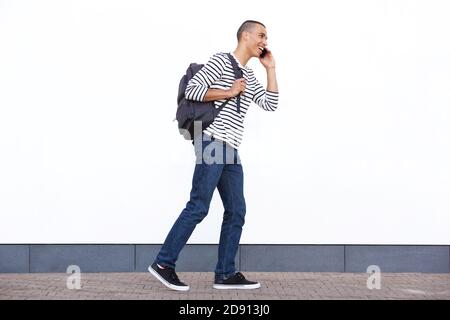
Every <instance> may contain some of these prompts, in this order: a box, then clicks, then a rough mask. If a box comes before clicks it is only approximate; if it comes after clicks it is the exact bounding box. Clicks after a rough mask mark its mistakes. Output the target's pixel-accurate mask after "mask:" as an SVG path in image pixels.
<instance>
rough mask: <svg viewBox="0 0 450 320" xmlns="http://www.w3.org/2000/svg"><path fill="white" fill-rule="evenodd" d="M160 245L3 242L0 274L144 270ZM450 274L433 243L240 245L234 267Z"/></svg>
mask: <svg viewBox="0 0 450 320" xmlns="http://www.w3.org/2000/svg"><path fill="white" fill-rule="evenodd" d="M160 246H161V245H160V244H153V245H152V244H149V245H147V244H114V245H113V244H84V245H80V244H17V245H14V244H1V245H0V272H1V273H29V272H32V273H34V272H66V270H67V267H68V266H69V265H77V266H79V267H80V269H81V271H82V272H145V271H146V270H147V266H148V265H149V264H150V263H151V262H153V259H154V258H155V256H156V254H157V253H158V250H159V248H160ZM216 262H217V245H216V244H208V245H187V246H186V247H185V248H184V249H183V251H182V252H181V254H180V257H179V259H178V262H177V271H202V272H213V271H214V268H215V264H216ZM370 265H377V266H379V267H380V269H381V271H382V272H423V273H450V246H447V245H444V246H431V245H424V246H421V245H263V244H261V245H241V246H240V248H239V251H238V254H237V256H236V266H237V268H238V269H239V270H241V271H261V272H294V271H295V272H366V271H367V267H368V266H370Z"/></svg>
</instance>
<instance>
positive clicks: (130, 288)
mask: <svg viewBox="0 0 450 320" xmlns="http://www.w3.org/2000/svg"><path fill="white" fill-rule="evenodd" d="M245 274H246V276H248V278H249V279H257V280H258V281H260V282H261V289H258V290H224V291H220V290H215V289H213V288H212V284H213V273H208V272H179V276H180V278H181V279H183V280H184V281H185V282H187V283H188V284H190V286H191V290H190V291H189V292H175V291H171V290H169V289H167V288H166V287H164V286H163V285H162V284H160V283H159V282H158V281H157V280H155V279H154V278H153V277H152V276H151V275H150V274H148V273H83V274H82V275H81V285H82V288H81V289H80V290H69V289H67V287H66V279H67V276H68V275H67V274H64V273H59V274H58V273H55V274H40V273H36V274H8V273H6V274H0V300H10V299H20V300H25V299H32V300H38V299H82V300H92V299H123V300H129V299H149V300H179V299H183V300H185V299H186V300H200V299H202V300H204V299H206V300H224V299H225V300H249V299H250V300H258V299H267V300H277V299H285V300H290V299H295V300H299V299H362V300H363V299H445V300H449V299H450V274H422V273H407V274H403V273H393V274H389V273H383V274H382V277H381V289H380V290H376V289H374V290H369V289H368V288H367V286H366V281H367V278H368V276H369V275H368V274H365V273H329V272H328V273H326V272H324V273H317V272H316V273H301V272H267V273H265V272H246V273H245Z"/></svg>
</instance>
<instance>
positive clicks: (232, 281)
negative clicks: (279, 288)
mask: <svg viewBox="0 0 450 320" xmlns="http://www.w3.org/2000/svg"><path fill="white" fill-rule="evenodd" d="M259 287H261V285H260V284H259V282H254V281H248V280H247V279H245V277H244V275H243V274H242V273H240V272H237V273H236V274H235V275H234V276H232V277H230V278H228V279H226V280H215V281H214V286H213V288H214V289H258V288H259Z"/></svg>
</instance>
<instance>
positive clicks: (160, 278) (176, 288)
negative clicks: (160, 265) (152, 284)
mask: <svg viewBox="0 0 450 320" xmlns="http://www.w3.org/2000/svg"><path fill="white" fill-rule="evenodd" d="M148 271H149V272H150V273H151V274H152V275H153V276H154V277H155V278H156V279H158V280H159V281H160V282H161V283H162V284H163V285H165V286H166V287H167V288H169V289H172V290H176V291H188V290H189V286H187V287H184V286H183V287H180V286H175V285H173V284H170V283H169V282H167V281H166V280H165V279H164V278H163V277H161V276H160V275H159V274H158V272H156V271H155V270H153V268H152V266H149V267H148Z"/></svg>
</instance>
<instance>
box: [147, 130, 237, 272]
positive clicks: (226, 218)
mask: <svg viewBox="0 0 450 320" xmlns="http://www.w3.org/2000/svg"><path fill="white" fill-rule="evenodd" d="M205 139H206V138H205ZM195 151H196V165H195V170H194V177H193V179H192V190H191V194H190V200H189V202H188V203H187V204H186V207H185V208H184V209H183V211H182V212H181V214H180V216H179V217H178V219H177V220H176V221H175V224H174V225H173V226H172V229H171V230H170V232H169V234H168V235H167V238H166V240H165V241H164V244H163V246H162V248H161V250H160V252H159V253H158V255H157V257H156V260H155V262H157V263H158V264H159V265H161V266H165V267H171V268H175V264H176V261H177V259H178V255H179V253H180V251H181V250H182V249H183V247H184V246H185V244H186V242H187V241H188V239H189V237H190V236H191V234H192V232H193V231H194V229H195V227H196V225H197V224H198V223H200V222H201V221H202V220H203V219H204V218H205V217H206V215H207V214H208V211H209V205H210V203H211V199H212V196H213V193H214V190H215V189H216V187H217V189H218V190H219V194H220V197H221V199H222V202H223V206H224V209H225V212H224V215H223V221H222V228H221V233H220V241H219V256H218V262H217V265H216V269H215V276H216V279H226V278H228V277H230V276H231V275H233V274H234V273H235V272H236V268H235V264H234V259H235V257H236V253H237V250H238V247H239V241H240V238H241V233H242V226H243V225H244V222H245V210H246V209H245V199H244V188H243V187H244V176H243V171H242V165H241V164H240V158H239V155H238V151H237V150H236V149H234V148H232V147H230V146H227V145H226V144H225V143H223V142H222V141H221V140H218V139H214V138H212V139H211V141H203V139H202V142H201V145H200V143H199V144H197V145H196V147H195ZM199 157H201V158H199ZM211 159H215V160H216V161H215V162H214V163H211ZM220 160H222V161H220Z"/></svg>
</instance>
